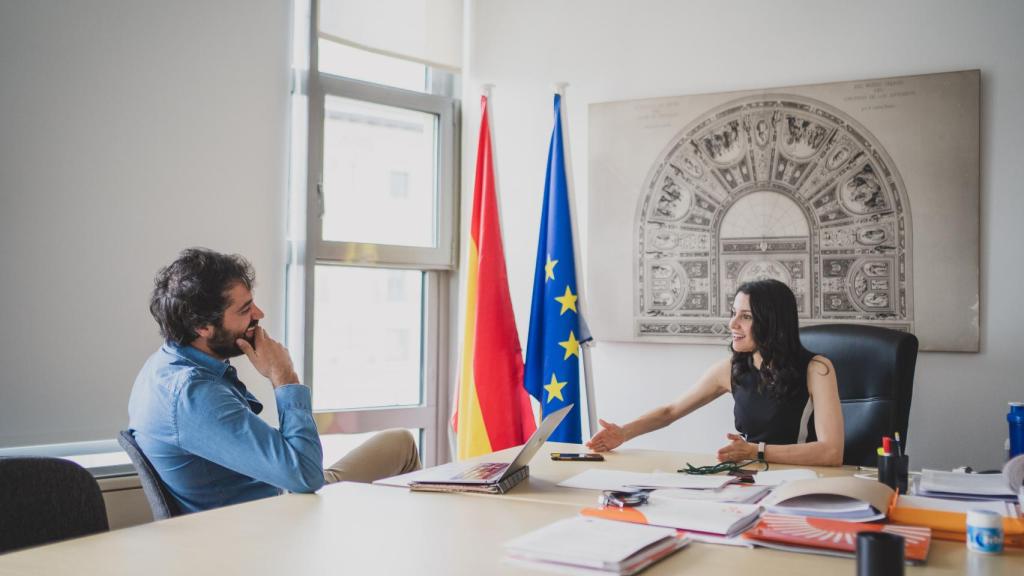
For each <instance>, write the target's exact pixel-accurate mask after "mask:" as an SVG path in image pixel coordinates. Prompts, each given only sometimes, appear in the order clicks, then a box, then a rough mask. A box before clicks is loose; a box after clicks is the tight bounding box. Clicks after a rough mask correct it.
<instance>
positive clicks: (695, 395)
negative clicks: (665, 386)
mask: <svg viewBox="0 0 1024 576" xmlns="http://www.w3.org/2000/svg"><path fill="white" fill-rule="evenodd" d="M731 370H732V364H731V361H730V359H729V358H726V359H724V360H722V361H721V362H718V363H716V364H714V365H713V366H711V367H710V368H708V370H707V371H706V372H704V374H703V375H702V376H701V377H700V379H698V380H697V383H696V384H695V385H694V386H693V387H692V388H690V389H689V390H688V391H687V392H686V393H685V394H683V395H682V396H680V397H679V399H678V400H676V401H675V402H672V403H671V404H666V405H664V406H661V407H659V408H655V409H654V410H651V411H650V412H648V413H646V414H644V415H643V416H640V417H639V418H637V419H636V420H633V421H632V422H629V423H628V424H625V425H623V426H618V425H616V424H613V423H611V422H606V421H604V420H600V423H601V427H602V430H601V431H600V432H598V433H597V434H595V435H594V437H593V438H591V439H590V441H589V442H587V447H589V448H590V449H591V450H594V451H595V452H607V451H608V450H614V449H615V448H618V447H619V445H621V444H622V443H623V442H625V441H627V440H631V439H633V438H636V437H637V436H640V435H641V434H646V433H648V432H652V431H654V430H658V429H660V428H664V427H665V426H668V425H669V424H671V423H673V422H675V421H676V420H679V419H680V418H682V417H683V416H686V415H687V414H689V413H690V412H693V411H694V410H696V409H697V408H700V407H701V406H704V405H705V404H707V403H708V402H711V401H712V400H714V399H715V398H718V397H719V396H721V395H722V394H725V393H726V392H730V391H731V388H730V374H731Z"/></svg>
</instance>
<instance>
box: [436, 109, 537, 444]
mask: <svg viewBox="0 0 1024 576" xmlns="http://www.w3.org/2000/svg"><path fill="white" fill-rule="evenodd" d="M480 111H481V119H480V144H479V145H478V147H477V152H476V182H475V184H474V186H473V221H472V224H471V225H470V241H469V254H468V257H467V264H466V297H465V305H466V310H465V312H466V320H465V325H464V331H463V345H462V358H461V361H460V364H461V367H460V371H459V395H458V398H457V400H456V402H457V404H456V411H455V415H454V416H453V417H452V425H453V426H454V427H455V431H456V432H457V438H458V454H457V456H458V458H459V459H460V460H463V459H466V458H472V457H474V456H480V455H481V454H488V453H490V452H494V451H496V450H503V449H505V448H509V447H512V446H518V445H520V444H523V443H525V442H526V440H527V438H529V437H530V434H533V431H534V430H536V428H537V426H536V423H535V422H534V418H533V410H532V408H531V406H530V397H529V395H528V394H527V393H526V390H525V389H524V388H523V350H522V347H521V346H520V345H519V333H518V332H517V331H516V320H515V315H514V314H513V312H512V298H511V297H510V296H509V292H508V274H507V272H506V271H505V250H504V248H503V247H502V241H501V222H500V219H499V217H498V196H497V192H496V190H495V184H494V163H493V160H492V158H491V130H490V123H489V122H488V120H487V96H481V97H480Z"/></svg>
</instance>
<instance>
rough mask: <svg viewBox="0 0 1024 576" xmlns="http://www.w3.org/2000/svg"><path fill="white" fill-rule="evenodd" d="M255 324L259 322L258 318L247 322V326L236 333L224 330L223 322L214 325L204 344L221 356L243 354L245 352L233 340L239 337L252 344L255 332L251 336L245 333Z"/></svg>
mask: <svg viewBox="0 0 1024 576" xmlns="http://www.w3.org/2000/svg"><path fill="white" fill-rule="evenodd" d="M257 324H259V320H253V321H252V322H250V323H249V327H248V328H246V329H245V330H243V331H241V332H237V333H236V332H232V331H230V330H226V329H225V328H224V326H223V324H221V325H220V326H216V327H215V328H214V333H213V336H212V337H211V338H210V339H209V340H207V341H206V345H207V346H209V347H210V351H211V352H213V353H214V354H216V355H217V356H220V357H221V358H234V357H235V356H241V355H242V354H245V352H242V349H241V348H239V347H238V344H236V343H235V341H236V340H238V339H239V338H241V339H243V340H245V341H246V342H248V343H249V344H250V345H254V344H255V339H256V333H255V332H253V335H252V336H251V337H250V336H246V335H245V333H246V332H247V331H248V330H249V329H250V328H255V327H256V325H257Z"/></svg>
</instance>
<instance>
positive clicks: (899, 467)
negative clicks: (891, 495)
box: [878, 454, 910, 494]
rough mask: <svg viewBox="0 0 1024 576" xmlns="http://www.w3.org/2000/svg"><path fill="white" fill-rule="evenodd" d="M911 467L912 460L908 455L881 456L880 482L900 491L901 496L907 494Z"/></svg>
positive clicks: (879, 459) (879, 460)
mask: <svg viewBox="0 0 1024 576" xmlns="http://www.w3.org/2000/svg"><path fill="white" fill-rule="evenodd" d="M909 467H910V458H909V457H907V455H906V454H904V455H902V456H896V455H895V454H888V455H886V454H879V455H878V481H879V482H881V483H882V484H885V485H886V486H888V487H890V488H892V489H893V490H898V491H899V493H900V494H906V493H907V478H908V476H909V470H908V469H909Z"/></svg>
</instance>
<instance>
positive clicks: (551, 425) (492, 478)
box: [408, 404, 573, 494]
mask: <svg viewBox="0 0 1024 576" xmlns="http://www.w3.org/2000/svg"><path fill="white" fill-rule="evenodd" d="M572 407H573V405H572V404H570V405H568V406H566V407H565V408H562V409H560V410H558V411H556V412H552V413H551V414H548V415H547V417H546V418H544V420H543V421H542V422H541V423H540V426H538V427H537V430H536V431H535V432H534V433H533V435H532V436H530V439H529V440H527V441H526V444H523V447H522V448H520V449H519V453H518V454H516V457H515V459H514V460H512V462H481V463H477V464H471V463H466V462H454V463H451V464H445V465H443V466H437V467H434V468H428V469H427V470H421V471H419V472H414V473H413V474H411V475H409V477H408V485H409V488H410V489H411V490H417V491H424V492H486V493H489V494H504V493H505V492H508V491H509V490H511V489H512V487H513V486H515V485H516V484H519V483H520V482H522V481H523V480H524V479H525V478H527V477H528V476H529V475H530V468H529V466H527V464H529V463H530V460H532V459H533V457H534V456H535V455H536V454H537V451H538V450H540V447H541V446H543V445H544V443H545V442H547V441H548V438H549V437H550V436H551V434H552V432H554V431H555V428H558V425H559V424H561V422H562V419H563V418H565V415H566V414H568V413H569V411H570V410H572Z"/></svg>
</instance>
